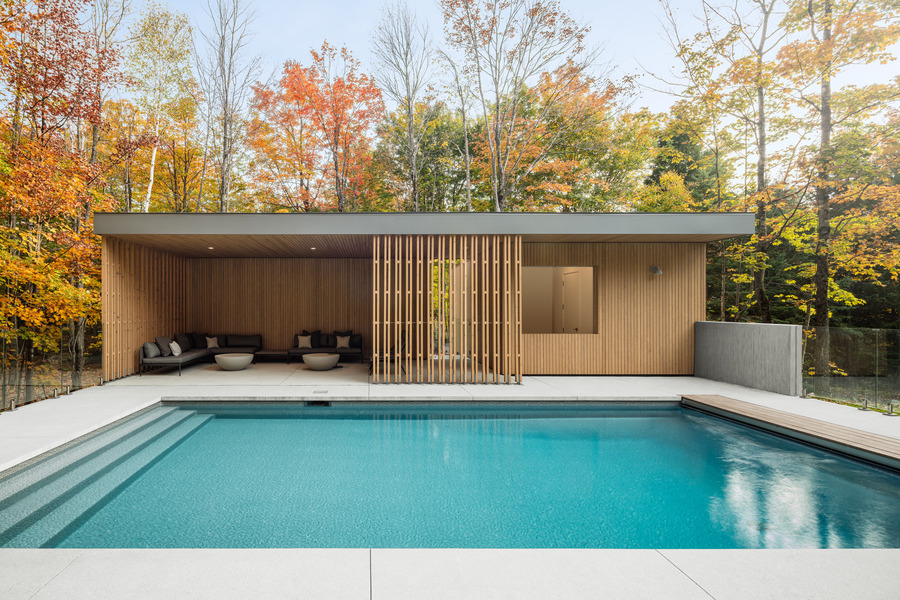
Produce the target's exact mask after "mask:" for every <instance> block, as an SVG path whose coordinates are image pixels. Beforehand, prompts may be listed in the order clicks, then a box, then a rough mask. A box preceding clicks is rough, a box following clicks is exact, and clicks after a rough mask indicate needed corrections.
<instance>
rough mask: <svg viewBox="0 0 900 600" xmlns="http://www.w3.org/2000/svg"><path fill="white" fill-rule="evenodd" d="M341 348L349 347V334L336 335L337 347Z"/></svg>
mask: <svg viewBox="0 0 900 600" xmlns="http://www.w3.org/2000/svg"><path fill="white" fill-rule="evenodd" d="M341 348H347V349H348V350H349V349H350V336H349V335H339V336H337V349H338V350H340V349H341Z"/></svg>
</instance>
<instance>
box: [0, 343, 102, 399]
mask: <svg viewBox="0 0 900 600" xmlns="http://www.w3.org/2000/svg"><path fill="white" fill-rule="evenodd" d="M98 339H99V338H98V337H97V335H96V332H93V331H86V332H85V337H84V340H85V342H84V344H83V347H84V352H78V348H77V347H76V344H75V343H74V337H73V335H72V330H71V329H70V328H69V327H61V328H59V331H58V334H57V332H56V331H54V333H53V336H52V337H51V339H49V340H48V339H46V338H43V339H42V344H43V347H34V343H33V342H30V341H29V340H27V339H25V338H23V337H22V336H19V335H17V334H16V332H14V331H11V330H0V410H10V409H14V408H16V407H19V406H22V405H24V404H30V403H31V402H36V401H38V400H44V399H46V398H51V397H55V396H61V395H65V394H67V393H69V392H72V391H75V390H78V389H82V388H85V387H91V386H95V385H99V384H100V383H102V379H101V371H100V348H99V343H97V340H98ZM82 357H83V358H82Z"/></svg>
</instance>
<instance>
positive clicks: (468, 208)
mask: <svg viewBox="0 0 900 600" xmlns="http://www.w3.org/2000/svg"><path fill="white" fill-rule="evenodd" d="M462 121H463V123H462V125H463V145H464V147H465V155H464V156H463V161H464V162H465V165H466V211H467V212H472V173H471V168H470V163H471V159H470V157H469V127H468V122H467V120H466V107H465V102H463V107H462Z"/></svg>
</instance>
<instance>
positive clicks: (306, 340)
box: [297, 335, 312, 349]
mask: <svg viewBox="0 0 900 600" xmlns="http://www.w3.org/2000/svg"><path fill="white" fill-rule="evenodd" d="M297 347H298V348H310V349H311V348H312V336H311V335H298V336H297Z"/></svg>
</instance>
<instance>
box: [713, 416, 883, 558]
mask: <svg viewBox="0 0 900 600" xmlns="http://www.w3.org/2000/svg"><path fill="white" fill-rule="evenodd" d="M705 429H706V430H707V432H708V433H709V435H710V436H712V437H713V438H715V439H716V440H717V442H716V445H717V447H718V448H719V451H720V452H721V456H720V462H721V465H722V469H723V471H724V473H725V475H724V482H723V483H724V485H723V489H722V492H721V495H716V496H714V497H713V498H711V500H710V507H709V510H710V517H711V519H712V520H714V521H715V522H717V523H719V524H720V525H721V526H722V527H725V528H731V529H732V530H733V534H734V536H735V537H736V539H737V541H738V543H739V545H740V546H743V547H746V548H886V547H898V546H900V494H898V490H897V479H898V478H897V476H896V475H895V474H892V473H888V472H886V471H883V470H881V469H879V468H875V467H869V466H868V465H865V464H862V463H858V462H855V461H852V460H845V459H843V458H839V457H836V456H835V455H831V454H829V453H827V452H824V451H820V450H818V449H814V448H810V447H806V446H804V445H801V444H798V443H795V442H792V441H790V440H785V439H782V438H779V437H776V436H771V435H768V434H766V433H762V432H758V431H755V430H751V429H745V428H742V427H739V426H736V425H732V424H730V423H725V422H717V421H715V420H710V422H709V423H706V424H705Z"/></svg>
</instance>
